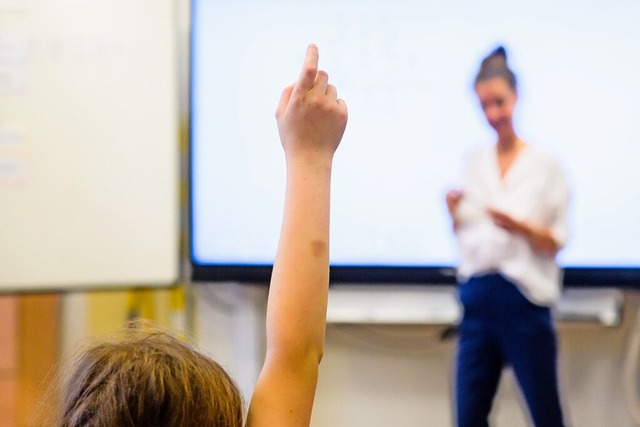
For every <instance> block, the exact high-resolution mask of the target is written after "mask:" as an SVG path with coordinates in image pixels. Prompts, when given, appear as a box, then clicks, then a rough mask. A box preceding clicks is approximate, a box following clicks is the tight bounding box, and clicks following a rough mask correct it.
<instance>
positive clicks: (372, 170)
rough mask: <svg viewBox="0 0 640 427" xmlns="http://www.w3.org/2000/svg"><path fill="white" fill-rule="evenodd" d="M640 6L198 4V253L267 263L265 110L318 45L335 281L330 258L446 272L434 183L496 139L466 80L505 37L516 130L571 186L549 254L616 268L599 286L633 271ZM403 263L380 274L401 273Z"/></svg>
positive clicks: (268, 123) (446, 227)
mask: <svg viewBox="0 0 640 427" xmlns="http://www.w3.org/2000/svg"><path fill="white" fill-rule="evenodd" d="M266 17H268V19H267V18H266ZM638 17H640V3H638V2H637V1H632V0H620V1H614V2H610V1H603V0H589V1H577V0H562V1H550V0H543V1H537V2H517V1H516V2H513V1H507V0H490V1H487V2H477V1H472V0H464V1H461V2H425V1H419V0H398V1H389V0H366V1H364V0H349V1H337V0H329V1H320V0H296V1H294V0H271V1H262V0H259V1H258V0H238V1H232V2H230V1H222V0H195V1H194V2H193V41H192V57H193V62H192V72H191V76H192V144H193V145H192V171H191V179H192V214H191V215H192V223H193V225H192V230H191V231H192V236H191V244H192V248H191V253H192V261H193V264H194V266H195V267H196V269H197V268H202V269H203V271H205V270H208V271H212V272H214V273H215V272H222V273H221V276H225V274H226V271H229V272H230V273H229V276H230V277H228V278H233V275H234V274H236V272H237V271H240V270H225V267H227V266H228V267H239V268H241V271H240V272H241V273H242V274H245V272H246V271H247V270H248V269H250V268H253V266H269V265H271V263H272V261H273V256H274V254H275V251H276V246H277V239H278V232H279V227H280V217H281V214H282V206H283V193H284V191H283V189H284V156H283V153H282V149H281V147H280V144H279V142H278V135H277V129H276V125H275V120H274V109H275V106H276V105H277V102H278V99H279V97H280V93H281V90H282V88H283V87H284V86H285V85H287V84H289V83H291V82H292V81H293V80H294V79H295V78H296V76H297V73H298V70H299V67H300V64H301V62H302V58H303V56H304V49H305V47H306V45H307V43H311V42H313V43H316V44H317V45H318V46H319V48H320V66H321V67H322V68H324V69H326V70H327V71H328V73H329V78H330V81H331V82H333V83H334V84H335V85H336V87H337V88H338V94H339V95H340V96H341V97H343V98H344V99H345V100H346V102H347V105H348V107H349V123H348V125H347V130H346V132H345V135H344V138H343V140H342V144H341V147H340V148H339V150H338V152H337V153H336V159H335V163H334V175H333V182H332V206H331V207H332V218H331V220H332V230H331V233H332V234H331V241H332V244H331V262H332V265H333V266H334V267H335V268H334V269H333V270H332V277H336V274H335V273H339V272H340V268H342V267H354V268H358V269H357V270H355V272H354V276H353V277H350V278H349V279H350V280H358V277H364V275H365V274H366V273H367V271H369V270H370V269H372V268H377V267H389V268H413V267H424V268H429V267H434V268H439V267H440V266H443V271H445V272H447V273H450V270H447V269H445V268H444V267H447V266H455V265H456V264H457V251H456V247H455V240H454V238H453V235H452V232H451V224H450V218H449V216H448V214H447V211H446V208H445V203H444V195H445V193H446V191H447V190H448V189H451V188H455V187H458V186H460V184H461V180H462V175H463V164H464V162H465V161H466V159H467V157H468V155H469V153H471V152H472V151H473V150H475V149H477V148H479V147H482V146H487V145H489V144H492V143H494V142H495V138H496V137H495V133H494V132H493V130H492V129H491V128H490V127H489V126H488V124H487V123H486V120H485V118H484V116H483V113H482V110H481V108H480V106H479V103H478V101H477V98H476V95H475V93H474V91H473V86H472V82H473V78H474V76H475V73H476V72H477V70H478V66H479V64H480V61H481V60H482V58H483V57H484V56H485V55H487V54H488V53H489V52H490V51H491V50H492V49H494V48H495V47H496V46H497V45H498V44H503V45H504V46H505V47H506V48H507V51H508V54H509V61H510V64H511V65H512V66H513V68H514V69H515V72H516V74H517V75H518V77H519V102H518V106H517V109H516V114H517V117H516V128H517V130H518V132H519V134H520V136H521V137H523V139H524V140H525V141H527V142H529V143H531V144H532V145H534V146H536V147H539V148H540V149H542V150H544V151H546V152H548V153H550V154H551V155H553V156H554V157H555V158H556V159H557V160H558V162H559V163H560V165H561V167H562V168H563V170H564V172H565V174H566V176H567V179H568V181H569V185H570V190H571V200H570V228H571V231H570V239H569V243H568V245H567V247H566V248H565V250H563V251H562V252H561V253H560V262H561V264H562V265H563V266H564V267H566V268H568V269H576V268H581V269H582V268H584V269H598V271H601V272H606V273H607V275H608V274H609V273H610V272H613V273H614V275H613V276H607V277H608V279H607V280H609V281H610V283H615V282H616V281H618V280H619V279H620V275H619V274H620V273H624V274H626V272H628V271H631V273H632V274H634V277H635V279H638V283H640V251H638V250H637V242H638V241H639V240H640V227H639V226H638V218H639V216H640V189H639V187H638V185H637V182H638V176H639V175H638V167H637V163H638V160H637V157H638V154H640V151H639V148H638V147H639V145H638V142H639V141H640V125H639V124H638V117H639V114H640V107H639V105H640V104H638V99H640V78H639V77H638V76H640V60H639V59H638V54H637V53H638V52H640V25H638ZM398 271H399V272H398V275H396V276H394V277H391V279H390V280H392V281H399V280H403V278H402V277H400V275H403V274H405V272H404V271H401V270H398ZM380 274H382V272H380V271H375V274H374V275H375V276H376V277H379V276H380ZM204 276H206V275H203V277H204ZM219 276H220V275H219ZM356 276H357V277H356ZM591 277H593V276H591ZM223 278H224V277H223ZM438 280H439V279H438Z"/></svg>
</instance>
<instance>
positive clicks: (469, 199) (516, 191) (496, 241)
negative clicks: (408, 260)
mask: <svg viewBox="0 0 640 427" xmlns="http://www.w3.org/2000/svg"><path fill="white" fill-rule="evenodd" d="M475 92H476V94H477V96H478V100H479V101H480V105H481V107H482V110H483V112H484V114H485V116H486V119H487V121H488V122H489V125H490V126H491V127H492V128H493V129H494V130H495V132H496V137H497V141H496V142H495V143H494V144H492V145H489V146H485V147H482V148H480V149H479V150H477V151H476V152H475V153H473V154H472V156H471V157H470V159H469V161H468V164H467V165H466V177H465V181H464V184H463V188H462V189H456V190H451V191H449V192H448V193H447V196H446V203H447V207H448V209H449V213H450V214H451V218H452V220H453V228H454V232H455V235H456V238H457V241H458V246H459V252H460V253H459V259H460V263H459V265H458V280H459V297H460V302H461V304H462V307H463V311H464V314H463V318H462V321H461V324H460V327H459V342H458V348H457V356H456V365H457V366H456V391H455V396H456V418H457V425H458V426H460V427H469V426H474V427H475V426H478V427H479V426H488V425H489V424H488V416H489V413H490V412H491V407H492V402H493V399H494V396H495V394H496V390H497V387H498V384H499V379H500V375H501V373H502V370H503V368H504V367H505V366H510V367H511V368H512V369H513V372H514V374H515V378H516V379H517V381H518V384H519V386H520V389H521V391H522V394H523V396H524V399H525V400H526V403H527V406H528V409H529V414H530V416H531V420H532V422H533V424H534V425H536V426H538V427H556V426H563V425H564V424H563V415H562V409H561V404H560V397H559V392H558V375H557V344H556V332H555V327H554V323H553V317H552V312H551V307H552V306H553V304H554V303H555V302H556V301H557V299H558V297H559V295H560V289H561V281H562V280H561V279H562V277H561V270H560V268H559V266H558V264H557V262H556V255H557V253H558V251H559V250H560V249H561V248H562V247H563V246H564V244H565V242H566V239H567V204H568V189H567V183H566V180H565V177H564V175H563V173H562V171H561V170H560V168H559V166H558V165H557V163H556V162H555V161H554V160H553V159H552V158H551V157H550V156H548V155H546V154H544V153H543V152H541V151H539V150H538V149H536V148H534V147H532V146H531V145H529V144H528V143H526V142H525V141H523V140H522V139H520V137H518V135H517V134H516V131H515V129H514V122H513V113H514V109H515V106H516V102H517V100H518V93H517V84H516V76H515V74H514V73H513V72H512V70H511V69H510V68H509V66H508V65H507V55H506V51H505V49H504V48H503V47H498V48H497V49H495V50H494V51H493V52H492V53H491V54H490V55H489V56H487V57H486V58H485V59H484V60H483V61H482V64H481V66H480V70H479V71H478V74H477V76H476V79H475Z"/></svg>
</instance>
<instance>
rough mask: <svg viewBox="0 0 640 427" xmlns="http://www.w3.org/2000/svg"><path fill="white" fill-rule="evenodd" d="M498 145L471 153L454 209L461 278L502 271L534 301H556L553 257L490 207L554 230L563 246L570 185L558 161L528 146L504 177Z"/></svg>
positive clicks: (557, 277)
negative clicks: (499, 221) (500, 222)
mask: <svg viewBox="0 0 640 427" xmlns="http://www.w3.org/2000/svg"><path fill="white" fill-rule="evenodd" d="M496 150H497V148H496V146H495V145H492V146H489V147H483V148H481V149H479V150H478V151H476V152H475V153H474V154H473V155H472V156H471V157H470V159H469V162H468V164H467V170H466V177H465V181H464V187H463V189H462V192H463V193H462V194H463V195H462V199H461V200H460V204H459V206H458V209H457V211H456V219H457V221H458V224H459V226H458V229H457V232H456V235H457V240H458V245H459V253H460V262H459V265H458V271H457V272H458V280H459V281H461V282H462V281H466V280H467V279H469V278H470V277H471V276H474V275H482V274H484V273H490V272H500V273H501V274H503V275H504V276H505V277H507V278H508V279H510V280H511V281H513V282H514V283H516V284H517V285H518V286H519V287H520V289H521V291H522V292H523V294H524V295H525V296H526V297H527V298H528V299H529V300H530V301H532V302H533V303H536V304H539V305H552V304H553V303H554V302H555V301H557V299H558V297H559V296H560V289H561V282H562V275H561V271H560V268H559V266H558V265H557V263H556V260H555V257H552V256H549V255H544V254H540V253H538V252H535V251H534V250H533V248H532V247H531V245H530V244H529V243H528V242H527V240H526V238H525V237H524V236H521V235H518V234H513V233H509V232H508V231H506V230H504V229H501V228H499V227H498V226H496V225H495V224H494V223H493V221H492V219H491V218H490V216H489V215H488V214H487V212H486V210H487V208H494V209H496V210H499V211H501V212H504V213H506V214H508V215H510V216H511V217H513V218H514V219H516V220H522V221H525V222H526V223H528V224H531V225H533V226H538V227H540V226H542V227H546V228H548V229H549V230H550V232H551V234H552V235H553V237H554V239H555V241H556V243H557V244H558V245H559V247H563V246H564V245H565V243H566V240H567V234H568V226H567V209H568V188H567V182H566V179H565V177H564V175H563V173H562V171H561V170H560V167H559V166H558V164H557V163H556V162H555V161H554V160H553V159H552V158H551V157H550V156H548V155H546V154H544V153H542V152H541V151H538V150H536V149H535V148H533V147H531V146H525V147H524V148H523V149H522V151H520V153H518V156H517V157H516V159H515V160H514V161H513V163H512V164H511V166H510V167H509V169H508V170H507V173H506V174H505V175H504V177H501V176H500V167H499V164H498V155H497V151H496Z"/></svg>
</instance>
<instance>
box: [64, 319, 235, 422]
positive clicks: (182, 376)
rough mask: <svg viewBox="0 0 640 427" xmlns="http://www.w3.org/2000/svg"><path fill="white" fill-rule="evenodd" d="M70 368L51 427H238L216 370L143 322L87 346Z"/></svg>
mask: <svg viewBox="0 0 640 427" xmlns="http://www.w3.org/2000/svg"><path fill="white" fill-rule="evenodd" d="M70 362H71V364H70V366H69V368H68V372H67V374H66V375H65V377H66V378H65V380H64V382H63V384H64V385H63V386H62V392H61V401H60V408H59V410H58V411H57V412H58V416H57V418H58V422H57V424H58V425H59V426H65V427H66V426H68V427H72V426H78V427H79V426H84V427H86V426H122V427H125V426H136V427H138V426H149V427H151V426H154V427H160V426H185V427H186V426H194V427H195V426H198V427H201V426H220V427H222V426H224V427H236V426H238V427H240V426H242V424H243V402H242V396H241V394H240V392H239V390H238V388H237V387H236V385H235V383H234V382H233V380H232V379H231V378H230V377H229V375H228V374H227V373H226V372H225V371H224V369H222V368H221V367H220V365H218V364H217V363H216V362H214V361H213V360H211V359H210V358H208V357H206V356H204V355H202V354H200V353H199V352H198V351H196V350H195V349H193V348H192V347H190V346H189V345H187V344H185V343H183V342H182V341H180V340H179V339H177V338H176V337H175V336H173V335H171V334H169V333H167V332H163V331H160V330H157V329H155V328H153V327H150V326H149V325H147V324H144V323H141V322H132V323H130V324H129V326H128V328H127V329H126V330H125V331H124V337H121V338H119V339H117V340H109V341H105V342H100V343H98V344H93V345H92V346H91V347H90V348H88V349H86V350H84V351H82V352H81V353H80V354H79V355H78V356H77V357H76V358H75V359H73V360H71V361H70Z"/></svg>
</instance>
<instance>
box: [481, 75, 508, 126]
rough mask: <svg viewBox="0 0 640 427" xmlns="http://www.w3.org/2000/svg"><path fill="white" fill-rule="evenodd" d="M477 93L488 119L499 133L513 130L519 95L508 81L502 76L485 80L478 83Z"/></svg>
mask: <svg viewBox="0 0 640 427" xmlns="http://www.w3.org/2000/svg"><path fill="white" fill-rule="evenodd" d="M476 94H477V95H478V99H479V100H480V106H481V107H482V111H484V115H485V116H486V118H487V121H488V122H489V124H490V125H491V127H492V128H493V129H495V131H496V132H497V133H498V135H500V134H501V133H503V132H505V131H512V130H513V110H514V108H515V105H516V101H517V99H518V96H517V95H516V92H515V91H514V90H513V89H512V88H511V86H509V84H508V83H507V81H506V80H505V79H503V78H500V77H495V78H492V79H489V80H483V81H481V82H479V83H478V84H477V85H476Z"/></svg>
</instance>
